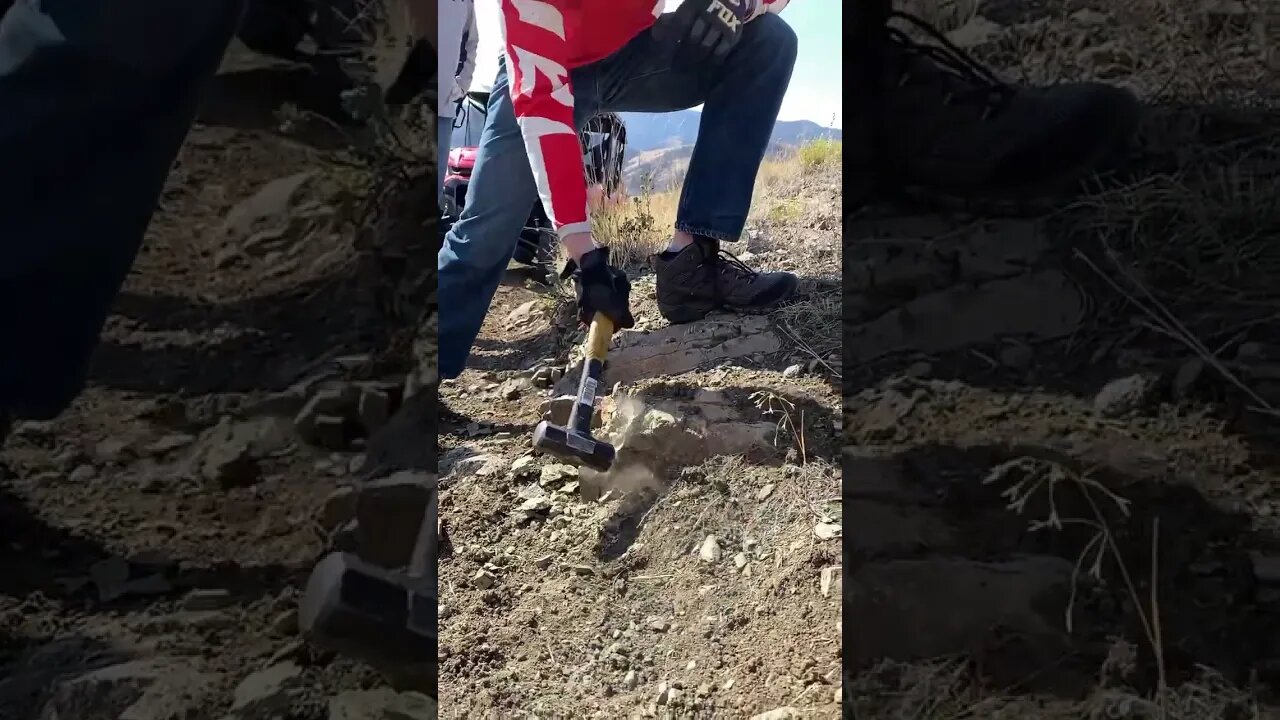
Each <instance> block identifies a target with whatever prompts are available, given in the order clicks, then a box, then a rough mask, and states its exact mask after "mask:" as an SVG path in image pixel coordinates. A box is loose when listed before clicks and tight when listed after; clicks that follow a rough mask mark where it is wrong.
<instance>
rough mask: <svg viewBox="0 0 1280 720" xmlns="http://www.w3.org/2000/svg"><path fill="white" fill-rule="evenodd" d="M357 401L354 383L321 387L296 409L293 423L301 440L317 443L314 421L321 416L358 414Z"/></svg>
mask: <svg viewBox="0 0 1280 720" xmlns="http://www.w3.org/2000/svg"><path fill="white" fill-rule="evenodd" d="M359 402H360V397H359V389H358V388H357V387H356V386H354V385H349V386H343V387H325V388H321V389H320V390H317V391H316V393H315V394H314V395H312V396H311V399H310V400H308V401H307V403H306V405H303V406H302V409H301V410H299V411H298V414H297V415H296V416H295V417H294V418H293V425H294V427H295V428H297V430H298V435H299V436H301V437H302V439H303V440H306V441H307V442H309V443H312V444H318V438H317V437H316V421H317V420H318V419H319V418H321V417H323V416H330V417H340V418H346V417H349V416H352V415H358V414H359V410H358V406H359Z"/></svg>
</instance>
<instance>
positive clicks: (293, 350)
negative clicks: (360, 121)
mask: <svg viewBox="0 0 1280 720" xmlns="http://www.w3.org/2000/svg"><path fill="white" fill-rule="evenodd" d="M234 60H236V57H231V58H229V63H228V69H227V70H226V71H225V72H224V75H223V76H221V77H220V78H219V81H218V83H217V84H216V86H215V87H214V88H213V91H212V92H211V94H210V98H209V100H208V101H207V103H206V107H205V110H204V111H203V113H202V117H201V124H199V125H198V126H197V127H196V128H195V129H194V130H193V131H192V133H191V134H190V137H189V138H188V140H187V142H186V145H185V147H184V148H183V150H182V153H181V156H180V157H179V159H178V161H177V163H176V166H175V168H174V171H173V173H172V175H171V176H170V178H169V181H168V184H167V186H166V188H165V191H164V195H163V197H162V199H161V203H160V208H159V211H158V214H157V215H156V217H155V220H154V222H153V223H152V225H151V228H150V231H149V233H148V236H147V240H146V244H145V246H144V250H143V252H142V255H141V257H140V258H139V260H138V263H137V266H136V267H135V269H134V272H133V274H132V275H131V276H130V278H129V281H128V284H127V287H126V288H125V291H124V293H123V295H122V296H121V297H120V299H119V301H118V302H117V303H116V306H115V309H114V313H113V315H112V317H111V319H110V321H109V323H108V326H107V329H106V333H105V337H104V341H103V345H102V347H101V348H100V350H99V351H98V353H97V356H96V359H95V363H94V367H93V372H92V379H91V383H90V387H89V389H88V390H87V391H86V392H85V394H84V396H83V397H82V398H81V399H80V400H79V401H78V402H77V403H76V404H75V406H74V407H73V408H72V409H71V410H70V411H69V412H67V413H66V414H65V415H64V416H63V417H61V418H59V419H58V420H56V421H54V422H49V423H21V424H19V425H18V427H17V428H16V431H15V433H14V435H13V436H12V437H11V438H10V440H9V442H8V443H7V444H6V446H5V449H4V453H3V456H2V457H0V567H2V568H3V569H4V570H3V573H2V575H3V579H0V717H3V718H13V719H14V720H26V719H27V718H37V717H38V718H46V719H52V718H77V720H94V719H97V718H102V719H103V720H106V719H108V718H110V719H115V718H118V717H130V718H137V719H139V720H144V719H145V720H159V719H161V718H178V717H182V718H191V719H197V718H235V719H237V720H247V719H250V718H292V719H302V718H316V719H319V718H371V719H372V718H384V717H396V718H426V717H434V716H435V709H434V702H433V701H429V700H428V699H427V698H426V697H425V696H422V695H416V694H413V693H397V692H395V691H393V690H392V689H390V688H388V687H386V685H385V683H384V682H383V681H382V680H381V679H380V678H378V677H377V676H375V675H374V674H372V673H371V672H369V671H367V670H366V669H364V668H362V667H361V666H359V665H356V664H354V663H351V662H347V661H344V660H342V659H339V658H336V657H334V656H333V655H332V654H328V653H324V652H321V651H318V650H315V649H313V648H312V647H310V646H308V645H307V644H305V643H304V642H303V641H302V640H301V639H300V638H299V637H298V629H297V613H296V601H297V596H298V590H299V587H300V584H301V583H302V581H303V580H305V578H306V575H307V573H308V572H309V569H310V566H311V565H312V564H313V563H314V562H315V560H316V559H317V557H318V556H319V554H320V553H321V552H322V551H323V550H324V548H325V547H326V546H327V545H328V539H327V533H326V532H325V529H324V528H323V527H322V523H321V521H322V520H323V519H324V515H323V514H322V513H321V510H322V508H324V507H325V499H326V497H327V496H328V495H329V494H330V493H331V492H332V491H334V489H335V488H336V487H337V486H338V485H339V484H341V483H342V482H345V481H346V480H347V479H348V478H350V477H351V476H352V474H353V472H352V471H353V468H357V467H358V466H359V464H360V462H361V459H360V458H361V453H360V448H361V446H362V443H363V442H364V440H363V435H364V433H363V431H361V432H358V433H356V434H357V435H360V437H356V438H354V439H353V442H352V443H349V444H345V445H344V446H342V447H335V448H334V449H321V448H319V447H317V446H316V445H315V444H313V443H311V442H308V441H306V440H304V439H303V438H302V437H300V435H299V432H298V430H297V428H295V424H294V416H295V414H296V413H297V412H298V411H299V410H300V409H301V407H302V405H303V403H305V402H306V401H307V400H308V398H309V397H310V396H311V395H312V394H313V393H314V389H315V388H317V387H319V386H321V385H323V384H325V383H337V384H339V385H343V386H349V387H357V385H355V383H357V382H361V383H365V384H364V385H358V387H359V388H360V389H361V390H360V391H361V392H373V391H372V390H368V388H367V385H368V383H373V384H375V385H377V384H381V385H380V387H386V386H389V387H392V388H398V387H399V386H400V384H401V381H402V380H403V377H404V372H405V365H406V363H405V362H404V360H403V358H402V359H400V360H399V361H398V363H397V362H392V359H394V357H395V355H396V348H397V347H399V346H398V345H397V342H396V339H397V338H399V337H400V336H401V332H402V330H403V327H402V326H400V325H398V324H397V323H396V322H394V321H393V320H392V319H390V318H389V317H388V315H387V313H386V312H385V311H386V303H385V302H383V299H384V298H385V297H386V296H387V293H386V292H385V289H384V288H381V287H380V286H379V285H377V283H376V282H373V280H371V278H373V279H376V278H377V277H381V276H380V275H379V273H378V272H376V271H377V270H378V269H379V267H378V266H377V263H374V264H373V265H372V266H371V265H370V263H371V262H372V261H371V258H370V256H369V253H366V252H358V251H357V250H356V243H354V242H353V239H355V238H357V237H358V236H359V235H360V233H359V231H360V230H361V229H362V228H365V227H367V225H368V222H369V221H368V220H367V219H366V218H365V217H364V208H365V206H366V201H367V199H368V195H369V194H370V187H371V186H373V184H374V183H373V181H372V177H371V174H370V172H369V171H368V170H367V169H365V167H364V166H363V164H362V163H361V162H359V161H358V160H357V159H356V158H355V157H354V156H353V155H351V154H350V153H348V152H347V151H345V150H343V149H340V148H342V147H344V146H345V142H342V143H340V142H337V141H336V140H335V138H340V137H341V136H340V135H336V133H337V132H338V131H337V130H335V129H334V127H333V126H332V125H331V124H330V123H326V122H323V121H315V120H308V119H307V118H305V117H303V116H301V115H298V114H297V113H296V112H289V111H288V108H283V110H284V111H285V112H284V114H283V115H281V114H280V111H281V109H282V108H281V107H280V105H279V104H280V102H281V100H282V98H281V97H280V96H279V95H278V94H277V95H273V96H272V97H271V98H270V100H271V102H272V103H273V104H271V105H270V106H266V107H264V106H260V105H254V104H253V103H246V98H245V95H244V94H243V92H240V91H242V90H244V89H245V88H244V87H243V86H245V85H253V83H250V82H247V81H246V80H245V77H244V76H243V75H241V74H238V73H239V70H237V69H236V66H235V62H233V61H234ZM259 60H260V59H259ZM253 72H265V71H261V69H259V70H256V71H253ZM267 75H269V73H267ZM267 75H261V74H259V75H255V76H254V77H266V76H267ZM237 88H239V91H238V90H237ZM262 100H263V98H258V99H257V101H262ZM282 118H286V119H287V118H292V119H291V120H289V121H288V122H287V123H285V124H287V125H291V127H290V128H288V129H287V130H284V131H282V130H281V124H282ZM335 148H339V149H335ZM430 254H431V253H430V250H427V251H426V255H427V256H428V257H429V256H430ZM371 269H372V270H373V271H374V272H372V273H370V272H369V271H370V270H371ZM397 364H398V366H399V371H400V372H399V374H398V375H397V374H396V372H394V371H393V370H394V367H395V366H396V365H397Z"/></svg>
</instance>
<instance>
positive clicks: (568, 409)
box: [538, 395, 603, 429]
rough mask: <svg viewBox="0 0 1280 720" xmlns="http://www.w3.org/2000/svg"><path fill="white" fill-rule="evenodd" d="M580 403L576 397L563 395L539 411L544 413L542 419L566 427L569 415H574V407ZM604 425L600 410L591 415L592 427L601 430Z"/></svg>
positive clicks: (544, 404) (544, 403) (545, 403)
mask: <svg viewBox="0 0 1280 720" xmlns="http://www.w3.org/2000/svg"><path fill="white" fill-rule="evenodd" d="M577 402H578V398H577V396H576V395H561V396H560V397H557V398H552V399H550V400H547V401H545V402H543V403H542V405H541V406H540V407H539V408H538V411H539V412H541V413H542V419H543V420H546V421H547V422H549V423H551V424H553V425H561V426H566V425H568V424H569V415H570V414H572V413H573V406H574V405H576V404H577ZM602 425H603V418H602V417H601V413H600V411H599V409H597V410H596V411H595V412H593V413H592V414H591V427H592V428H594V429H599V428H600V427H601V426H602Z"/></svg>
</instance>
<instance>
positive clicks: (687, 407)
mask: <svg viewBox="0 0 1280 720" xmlns="http://www.w3.org/2000/svg"><path fill="white" fill-rule="evenodd" d="M615 407H616V409H615V411H614V412H613V414H612V415H611V416H610V418H609V421H608V423H607V424H606V425H605V429H604V431H603V434H605V435H607V436H609V437H610V438H611V439H612V442H613V444H614V446H615V447H616V448H617V451H618V457H617V461H616V462H617V464H618V465H620V466H621V465H627V464H631V463H638V464H642V465H645V466H647V467H650V468H656V467H658V466H668V467H675V466H686V467H687V466H692V465H697V464H699V463H701V462H703V461H705V460H706V459H707V458H710V457H712V456H714V455H748V456H756V457H757V458H758V459H761V460H764V459H766V458H769V457H774V456H780V454H781V452H782V450H781V449H779V448H777V447H775V445H774V437H775V436H776V435H777V433H778V428H777V423H776V422H766V421H750V422H748V421H743V420H742V419H741V417H740V416H739V414H738V413H737V411H736V410H734V409H733V408H732V406H730V405H728V404H727V403H726V404H719V403H712V402H700V401H698V400H697V399H695V400H694V401H692V402H690V403H682V402H678V401H663V402H661V403H656V404H653V405H645V404H643V403H641V402H639V401H637V400H633V399H626V398H624V399H621V400H619V401H617V402H616V403H615Z"/></svg>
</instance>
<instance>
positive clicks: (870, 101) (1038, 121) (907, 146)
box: [845, 12, 1141, 201]
mask: <svg viewBox="0 0 1280 720" xmlns="http://www.w3.org/2000/svg"><path fill="white" fill-rule="evenodd" d="M891 18H892V19H894V20H896V21H899V22H900V23H905V25H907V26H913V27H914V28H915V30H916V31H917V33H916V34H917V35H920V36H925V37H927V38H928V40H927V41H925V42H920V41H918V40H917V39H915V38H914V37H912V36H910V35H908V34H907V32H904V31H903V30H902V29H899V28H898V27H893V26H889V25H886V26H884V27H883V28H876V29H874V31H873V32H872V33H871V36H872V41H871V42H870V43H869V44H868V47H867V48H866V50H865V51H863V52H861V53H855V58H854V64H855V74H856V75H858V76H859V79H858V80H857V81H855V82H860V83H862V84H863V85H865V86H867V87H869V88H871V97H868V98H867V99H866V100H865V101H862V100H860V102H858V103H855V106H856V107H857V108H858V109H857V110H855V118H854V137H855V147H854V156H853V158H854V159H853V161H852V164H853V165H855V166H863V167H866V166H868V165H870V166H871V167H872V174H873V175H874V177H875V185H876V186H877V189H878V190H879V189H883V188H885V187H889V188H892V189H895V190H898V191H905V192H906V193H907V194H908V195H920V196H921V197H937V196H939V195H941V196H943V197H954V198H964V199H972V200H979V201H982V200H995V201H1000V200H1004V199H1009V200H1015V201H1016V200H1024V199H1034V198H1038V197H1042V196H1046V195H1056V194H1058V193H1060V192H1070V191H1073V190H1075V189H1077V188H1078V187H1079V186H1080V184H1081V181H1083V180H1086V179H1088V178H1089V177H1091V176H1093V175H1094V174H1095V173H1096V172H1098V171H1100V170H1101V169H1103V168H1104V167H1105V166H1106V165H1107V161H1109V160H1111V159H1112V157H1113V156H1117V155H1119V154H1120V152H1121V151H1122V150H1124V148H1125V145H1126V144H1127V142H1128V141H1129V140H1130V139H1131V137H1132V135H1133V133H1134V131H1135V129H1136V127H1137V123H1138V120H1139V115H1140V110H1141V107H1140V105H1139V103H1138V101H1137V99H1136V98H1135V97H1134V96H1133V94H1131V93H1129V92H1128V91H1126V90H1123V89H1120V88H1115V87H1111V86H1108V85H1104V84H1100V83H1070V84H1062V85H1056V86H1052V87H1028V86H1015V85H1011V84H1008V83H1005V82H1004V81H1002V80H1000V79H999V78H998V77H997V76H996V75H995V74H994V73H993V72H992V71H991V70H989V69H987V68H986V67H984V66H983V65H981V64H980V63H979V62H978V61H977V60H975V59H974V58H972V57H970V56H969V55H968V54H966V53H965V52H964V51H962V50H960V49H959V48H957V47H956V46H955V45H954V44H952V43H950V42H949V41H948V40H947V39H946V37H945V36H944V35H943V34H942V33H940V32H939V31H938V30H936V29H935V28H933V27H932V26H930V25H929V24H927V23H925V22H924V21H922V20H920V19H919V18H916V17H914V16H912V15H909V14H906V13H901V12H895V13H892V15H891ZM850 165H851V162H850V160H849V159H848V158H846V160H845V167H846V168H849V167H850ZM913 191H914V192H913Z"/></svg>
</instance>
